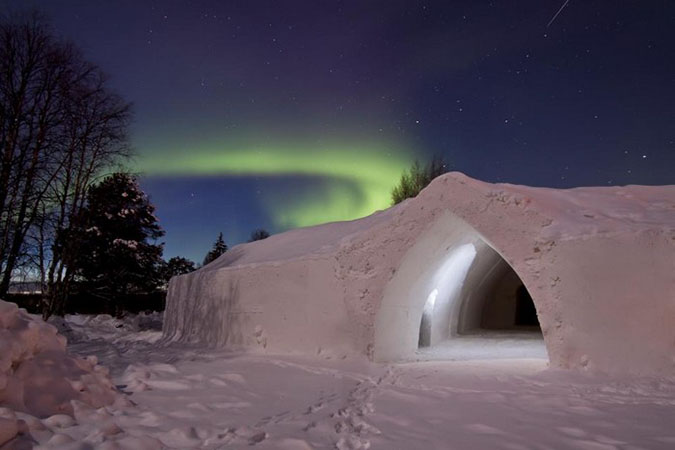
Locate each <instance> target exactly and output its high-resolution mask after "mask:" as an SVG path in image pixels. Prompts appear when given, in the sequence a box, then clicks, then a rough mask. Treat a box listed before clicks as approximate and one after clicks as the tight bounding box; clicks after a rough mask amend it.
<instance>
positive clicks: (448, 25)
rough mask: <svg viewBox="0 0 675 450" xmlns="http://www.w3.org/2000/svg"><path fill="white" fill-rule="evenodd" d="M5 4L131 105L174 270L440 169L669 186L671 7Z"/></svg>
mask: <svg viewBox="0 0 675 450" xmlns="http://www.w3.org/2000/svg"><path fill="white" fill-rule="evenodd" d="M563 5H565V6H564V8H562V10H561V9H560V8H561V6H563ZM0 6H2V9H3V10H9V9H11V10H20V9H24V8H25V7H27V6H28V7H30V6H34V7H37V8H38V9H40V10H42V11H44V12H45V13H46V14H47V15H48V16H49V17H50V18H51V21H52V25H53V27H54V29H55V31H56V32H57V33H58V34H60V35H62V36H64V37H66V38H68V39H70V40H72V41H74V42H75V43H76V44H77V45H78V46H79V47H80V48H81V49H82V50H83V52H84V54H85V56H86V57H87V58H88V59H90V60H92V61H93V62H95V63H97V64H98V65H99V66H101V67H102V68H103V70H104V71H105V72H106V73H108V74H109V75H110V86H111V87H112V88H113V89H114V90H116V91H117V92H118V93H120V94H121V95H122V96H123V97H124V98H125V99H127V100H128V101H131V102H133V103H134V105H135V108H134V110H135V120H134V123H133V126H132V133H131V137H132V144H133V147H134V148H135V150H136V153H137V155H138V156H137V158H136V159H135V161H134V162H133V164H132V168H133V169H134V170H136V171H138V172H140V173H141V174H142V187H143V188H144V189H145V190H146V192H148V194H149V195H150V196H151V198H152V201H153V202H154V203H155V205H156V206H157V215H158V216H159V218H160V222H161V225H162V226H163V228H164V229H165V230H166V232H167V233H166V236H165V239H164V240H165V242H166V247H165V256H166V257H170V256H174V255H182V256H186V257H189V258H191V259H193V260H195V261H201V259H202V258H203V256H204V254H205V253H206V252H207V251H208V249H209V247H210V245H211V243H212V242H213V241H214V240H215V238H216V236H217V234H218V232H219V231H222V232H223V233H224V236H225V239H226V242H228V244H235V243H238V242H242V241H245V240H246V239H247V238H248V236H249V234H250V232H251V231H252V230H253V229H255V228H259V227H263V228H266V229H268V230H269V231H271V232H278V231H282V230H284V229H288V228H291V227H296V226H304V225H311V224H315V223H320V222H324V221H329V220H344V219H351V218H356V217H360V216H363V215H366V214H369V213H371V212H373V211H374V210H376V209H382V208H385V207H387V206H388V205H389V201H390V200H389V191H390V189H391V187H392V186H393V185H394V184H395V183H396V181H397V180H398V177H399V175H400V173H401V171H402V170H403V169H404V168H406V167H407V166H408V165H409V164H410V163H411V162H412V161H413V160H414V159H415V158H419V159H420V160H427V159H428V158H429V157H430V156H431V155H433V154H440V155H443V156H444V157H445V159H446V160H447V161H449V162H450V163H451V166H452V168H453V169H454V170H460V171H462V172H464V173H466V174H468V175H470V176H472V177H476V178H480V179H483V180H487V181H493V182H496V181H503V182H512V183H522V184H530V185H537V186H552V187H572V186H580V185H617V184H673V183H675V2H673V1H671V0H662V1H656V0H653V1H652V0H648V1H645V0H642V1H638V0H635V1H621V0H604V1H592V0H584V1H582V0H569V1H568V2H567V3H565V1H564V0H518V1H492V2H488V1H477V0H471V1H449V0H448V1H439V2H432V1H392V0H388V1H366V0H361V1H351V2H346V1H319V0H308V1H303V2H300V1H255V0H248V1H154V2H153V1H142V0H135V1H108V2H103V1H91V0H80V1H76V0H72V1H37V0H35V1H18V0H16V1H13V0H0ZM556 14H557V15H556Z"/></svg>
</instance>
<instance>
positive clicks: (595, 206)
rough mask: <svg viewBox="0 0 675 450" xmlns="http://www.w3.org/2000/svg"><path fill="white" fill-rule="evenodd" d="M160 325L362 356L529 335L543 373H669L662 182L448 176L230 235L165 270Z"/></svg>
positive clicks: (194, 334)
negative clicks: (559, 183) (357, 207)
mask: <svg viewBox="0 0 675 450" xmlns="http://www.w3.org/2000/svg"><path fill="white" fill-rule="evenodd" d="M164 334H165V338H167V339H170V340H176V341H181V342H191V343H202V344H206V345H210V346H217V347H227V348H232V349H247V350H254V349H257V350H259V351H264V352H269V353H289V352H290V353H304V354H326V355H334V356H336V357H340V356H353V355H366V356H367V357H368V358H370V359H372V360H375V361H401V360H410V359H425V358H427V357H434V355H436V356H435V357H441V358H442V357H443V355H444V352H443V349H444V348H449V349H454V350H452V351H456V350H457V349H458V348H460V349H461V348H462V347H463V346H464V345H466V346H467V348H469V347H470V346H471V345H473V346H474V347H472V348H474V350H475V352H476V355H477V356H476V357H480V355H481V354H482V355H485V354H486V353H485V351H486V347H490V346H492V347H493V348H492V350H491V351H492V352H493V353H492V355H493V356H496V357H499V355H500V354H502V353H505V354H507V355H508V354H509V352H513V351H514V347H512V346H509V345H508V343H509V342H520V343H526V344H527V343H528V342H530V343H532V342H537V341H538V342H541V348H542V349H545V350H544V352H545V353H547V355H548V358H549V361H550V365H551V366H552V367H556V368H586V369H590V370H596V371H604V372H624V373H653V372H671V373H672V372H675V186H625V187H588V188H586V187H584V188H574V189H565V190H562V189H549V188H534V187H526V186H517V185H510V184H490V183H485V182H481V181H478V180H474V179H471V178H469V177H467V176H465V175H463V174H461V173H457V172H453V173H449V174H446V175H444V176H442V177H439V178H437V179H436V180H434V181H433V182H432V183H431V184H430V185H429V187H427V188H426V189H425V190H424V191H423V192H422V193H420V195H419V196H418V197H416V198H414V199H410V200H407V201H405V202H403V203H401V204H399V205H397V206H394V207H392V208H389V209H387V210H385V211H380V212H377V213H375V214H373V215H371V216H369V217H365V218H363V219H359V220H354V221H349V222H336V223H328V224H324V225H318V226H314V227H308V228H302V229H296V230H292V231H288V232H285V233H281V234H278V235H274V236H271V237H269V238H267V239H265V240H262V241H257V242H253V243H248V244H242V245H239V246H236V247H234V248H233V249H232V250H230V251H228V252H227V253H225V254H224V255H223V256H221V257H220V258H219V259H217V260H216V261H214V262H213V263H211V264H209V265H207V266H205V267H204V268H202V269H200V270H198V271H196V272H193V273H191V274H187V275H182V276H179V277H175V278H173V279H172V280H171V283H170V286H169V292H168V297H167V307H166V313H165V322H164ZM476 342H479V344H478V345H477V346H476ZM480 342H482V344H480ZM504 343H506V344H504ZM516 347H517V346H516ZM434 349H440V350H438V351H437V352H436V353H434ZM488 350H489V349H488ZM429 355H431V356H429ZM449 355H450V356H449V357H452V353H450V354H449ZM512 356H518V352H517V351H516V352H515V353H513V355H512Z"/></svg>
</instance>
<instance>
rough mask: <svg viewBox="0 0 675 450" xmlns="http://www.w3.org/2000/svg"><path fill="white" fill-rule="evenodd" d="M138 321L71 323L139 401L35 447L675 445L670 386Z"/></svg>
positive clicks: (80, 416) (78, 346)
mask: <svg viewBox="0 0 675 450" xmlns="http://www.w3.org/2000/svg"><path fill="white" fill-rule="evenodd" d="M135 322H136V318H133V317H131V318H129V319H126V320H123V321H120V320H117V319H112V318H110V317H109V316H97V317H82V316H69V317H67V318H66V322H65V323H66V325H67V326H69V327H70V328H71V329H72V330H76V331H77V332H78V333H79V334H80V335H81V336H88V337H89V338H87V339H82V340H80V341H78V342H76V343H74V344H73V345H72V346H71V347H70V350H72V351H73V352H75V353H77V354H80V355H83V356H84V355H89V354H96V355H98V356H100V360H101V361H102V363H104V364H106V365H107V366H108V367H109V368H110V371H111V374H112V376H113V380H114V382H115V384H116V385H118V386H119V388H120V389H121V390H122V391H124V392H125V393H126V395H127V396H128V401H127V402H125V403H118V404H116V405H113V406H106V407H104V408H99V409H93V408H84V407H82V408H77V409H76V410H75V416H74V417H71V418H69V416H66V417H59V418H55V419H51V420H49V421H44V420H43V421H42V424H43V425H44V426H45V428H46V430H47V431H48V433H45V435H44V437H43V438H42V439H43V440H42V441H40V442H41V446H40V447H38V448H41V449H90V448H100V449H160V448H170V449H190V448H203V449H230V448H231V449H241V448H250V447H255V448H260V449H276V450H278V449H289V450H290V449H294V450H302V449H305V450H306V449H317V450H318V449H368V448H369V449H373V450H377V449H382V450H385V449H386V450H410V449H439V450H440V449H448V448H452V449H456V450H474V449H483V448H485V449H492V448H495V449H506V450H520V449H523V450H524V449H532V448H541V449H545V448H555V449H561V450H567V449H575V450H579V449H595V450H597V449H600V450H629V449H650V450H660V449H663V450H665V449H671V448H672V447H673V444H674V443H675V430H674V429H673V426H672V425H673V419H672V418H673V413H674V412H675V380H674V379H673V378H672V377H671V378H668V377H663V376H660V377H641V378H631V377H609V376H605V375H595V374H588V373H575V372H570V371H556V370H545V368H546V359H545V358H544V357H541V356H539V357H535V358H531V357H530V358H527V359H500V360H474V361H430V362H421V363H418V362H413V363H410V362H409V363H405V364H386V365H383V364H377V363H372V362H369V361H367V360H366V359H365V358H363V357H362V358H348V359H346V360H343V359H336V358H332V357H330V356H329V355H325V354H324V355H319V356H312V357H307V356H288V355H278V356H272V355H252V354H250V353H245V354H236V353H232V352H227V351H223V350H208V349H204V348H200V347H192V346H185V345H182V344H172V345H170V346H162V345H158V344H157V343H155V342H156V340H157V338H158V337H159V336H160V333H161V332H159V331H151V330H144V331H133V330H134V329H135V328H136V327H135V325H134V323H135ZM153 333H154V334H153ZM502 344H504V342H503V341H502ZM506 345H509V346H511V347H512V350H514V351H515V350H516V349H518V348H519V345H518V344H516V343H514V342H511V343H510V344H506ZM477 348H480V346H479V347H477ZM511 356H512V357H513V356H515V355H514V354H513V353H512V354H511Z"/></svg>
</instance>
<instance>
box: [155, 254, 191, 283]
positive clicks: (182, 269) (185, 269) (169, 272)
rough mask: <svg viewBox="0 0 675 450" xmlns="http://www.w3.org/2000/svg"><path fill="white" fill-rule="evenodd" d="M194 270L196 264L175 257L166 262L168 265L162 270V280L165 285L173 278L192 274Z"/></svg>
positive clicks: (180, 257)
mask: <svg viewBox="0 0 675 450" xmlns="http://www.w3.org/2000/svg"><path fill="white" fill-rule="evenodd" d="M194 270H195V263H194V262H192V261H190V260H189V259H187V258H183V257H182V256H174V257H173V258H171V259H169V260H168V261H167V262H166V265H165V266H164V268H163V270H162V273H163V276H162V278H163V281H164V282H165V283H168V282H169V280H170V279H171V278H172V277H175V276H178V275H183V274H186V273H190V272H193V271H194Z"/></svg>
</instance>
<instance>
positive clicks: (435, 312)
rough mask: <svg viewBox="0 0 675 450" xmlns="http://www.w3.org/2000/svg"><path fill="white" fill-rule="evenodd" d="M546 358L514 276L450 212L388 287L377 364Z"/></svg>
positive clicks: (377, 333)
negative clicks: (415, 360)
mask: <svg viewBox="0 0 675 450" xmlns="http://www.w3.org/2000/svg"><path fill="white" fill-rule="evenodd" d="M511 357H512V358H548V356H547V353H546V347H545V344H544V341H543V337H542V334H541V328H540V327H539V322H538V319H537V313H536V308H535V304H534V301H533V299H532V298H531V296H530V294H529V292H528V290H527V288H526V286H525V285H524V283H523V282H522V281H521V279H520V277H519V276H518V274H517V273H516V272H515V271H514V270H513V268H512V267H511V266H509V264H508V263H507V262H506V261H505V260H504V258H503V257H502V256H501V255H500V254H499V253H498V252H497V251H496V250H495V249H493V248H492V247H491V246H490V245H489V244H488V243H487V242H486V240H485V239H484V238H483V237H482V236H481V235H480V234H479V233H478V232H477V231H476V230H475V229H473V228H472V227H471V226H469V225H468V224H466V223H465V222H463V221H461V220H460V219H458V218H457V217H455V216H454V215H451V214H447V215H446V216H444V217H442V218H441V219H439V220H438V221H437V223H436V224H434V225H433V227H432V228H431V229H430V230H429V231H428V232H427V233H425V234H424V235H423V236H421V237H420V238H419V240H418V241H417V243H416V244H415V245H414V246H413V247H412V248H411V249H410V250H409V251H408V252H407V254H406V256H405V257H404V258H403V261H402V262H401V265H400V267H399V269H398V270H397V273H396V275H395V276H394V278H393V279H392V280H391V281H390V283H389V285H388V286H387V288H386V289H385V295H384V299H383V303H382V306H381V310H380V313H379V314H378V317H377V320H376V329H375V358H376V359H378V360H400V359H488V358H511Z"/></svg>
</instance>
